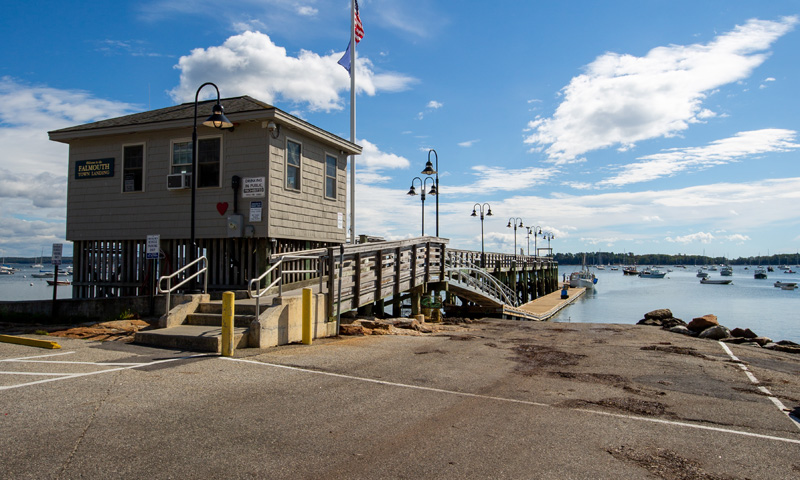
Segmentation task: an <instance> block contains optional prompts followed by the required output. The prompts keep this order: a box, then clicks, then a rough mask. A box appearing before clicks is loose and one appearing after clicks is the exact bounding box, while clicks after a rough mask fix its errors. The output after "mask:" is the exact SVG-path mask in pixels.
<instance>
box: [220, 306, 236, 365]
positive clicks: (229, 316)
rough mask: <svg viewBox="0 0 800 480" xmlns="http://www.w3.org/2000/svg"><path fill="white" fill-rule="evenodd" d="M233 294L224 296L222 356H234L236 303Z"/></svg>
mask: <svg viewBox="0 0 800 480" xmlns="http://www.w3.org/2000/svg"><path fill="white" fill-rule="evenodd" d="M235 298H236V297H235V295H234V294H233V292H225V293H223V294H222V356H223V357H232V356H233V350H234V346H233V311H234V304H235V303H236V302H235V300H234V299H235Z"/></svg>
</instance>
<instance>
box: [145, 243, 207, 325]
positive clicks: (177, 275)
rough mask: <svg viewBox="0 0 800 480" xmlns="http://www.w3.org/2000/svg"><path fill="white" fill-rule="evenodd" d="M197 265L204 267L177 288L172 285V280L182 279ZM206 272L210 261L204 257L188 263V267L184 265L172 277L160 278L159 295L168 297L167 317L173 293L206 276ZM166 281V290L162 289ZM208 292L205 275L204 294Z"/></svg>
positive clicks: (185, 279)
mask: <svg viewBox="0 0 800 480" xmlns="http://www.w3.org/2000/svg"><path fill="white" fill-rule="evenodd" d="M195 265H202V266H201V267H200V268H198V269H197V271H195V272H194V273H193V274H191V275H189V276H188V277H185V278H184V279H183V281H182V282H181V283H179V284H177V285H175V286H173V285H172V280H173V279H176V278H180V276H181V275H184V274H185V272H186V271H187V270H188V269H189V268H190V267H193V266H195ZM206 272H208V259H207V258H206V257H205V256H203V257H200V258H198V259H197V260H194V261H192V262H189V263H187V264H186V265H184V266H183V267H181V268H179V269H178V270H177V271H176V272H175V273H173V274H171V275H163V276H161V277H159V279H158V285H157V287H158V293H165V294H166V295H167V310H166V312H167V315H169V307H170V296H171V294H172V292H174V291H175V290H177V289H179V288H181V287H182V286H184V285H186V284H187V283H189V282H190V281H193V280H194V279H196V278H197V277H199V276H200V275H201V274H205V273H206ZM164 281H166V282H167V286H166V288H163V287H162V283H163V282H164ZM206 292H208V275H203V293H206Z"/></svg>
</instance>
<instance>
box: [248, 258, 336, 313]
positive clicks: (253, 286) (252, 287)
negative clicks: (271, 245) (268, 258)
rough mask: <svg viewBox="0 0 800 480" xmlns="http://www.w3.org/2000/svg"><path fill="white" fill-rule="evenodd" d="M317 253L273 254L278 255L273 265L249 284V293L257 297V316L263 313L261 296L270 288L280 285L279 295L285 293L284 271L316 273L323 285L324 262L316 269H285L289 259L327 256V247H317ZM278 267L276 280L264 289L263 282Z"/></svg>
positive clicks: (251, 296) (252, 296)
mask: <svg viewBox="0 0 800 480" xmlns="http://www.w3.org/2000/svg"><path fill="white" fill-rule="evenodd" d="M312 252H313V253H314V254H315V255H291V254H280V255H273V258H275V257H278V259H277V261H275V263H273V264H272V266H271V267H269V268H268V269H267V271H266V272H264V273H262V274H261V275H259V276H258V277H256V278H253V279H251V280H250V282H248V284H247V295H248V296H249V297H250V298H255V299H256V316H258V315H260V314H261V297H263V296H264V295H265V294H266V293H267V292H269V291H270V289H272V288H274V287H275V286H276V285H277V286H278V295H279V296H280V295H283V274H284V273H287V274H289V273H316V274H318V275H319V277H320V285H322V274H321V272H320V269H321V268H322V262H321V261H320V262H318V266H317V269H316V270H286V271H284V270H283V262H285V261H289V260H313V259H314V258H317V259H318V260H321V259H322V258H324V257H326V256H327V250H326V249H317V250H313V251H312ZM319 253H325V255H319ZM276 268H277V269H278V275H277V278H276V279H275V280H273V281H272V283H270V284H269V285H267V286H266V287H264V288H263V289H262V288H261V287H260V286H259V285H261V282H262V281H263V280H264V279H265V278H266V277H267V275H269V274H270V273H272V272H274V271H275V269H276ZM320 288H321V287H320Z"/></svg>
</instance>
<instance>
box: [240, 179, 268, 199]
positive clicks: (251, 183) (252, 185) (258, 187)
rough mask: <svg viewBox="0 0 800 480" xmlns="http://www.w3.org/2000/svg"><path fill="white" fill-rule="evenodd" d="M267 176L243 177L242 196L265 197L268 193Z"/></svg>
mask: <svg viewBox="0 0 800 480" xmlns="http://www.w3.org/2000/svg"><path fill="white" fill-rule="evenodd" d="M265 180H266V178H265V177H250V178H244V179H242V198H264V197H265V196H266V194H267V188H266V181H265Z"/></svg>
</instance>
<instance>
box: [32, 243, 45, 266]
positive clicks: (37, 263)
mask: <svg viewBox="0 0 800 480" xmlns="http://www.w3.org/2000/svg"><path fill="white" fill-rule="evenodd" d="M42 258H44V247H42V254H41V255H40V256H39V261H38V262H36V263H35V264H34V265H33V266H32V267H31V268H44V265H42Z"/></svg>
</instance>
